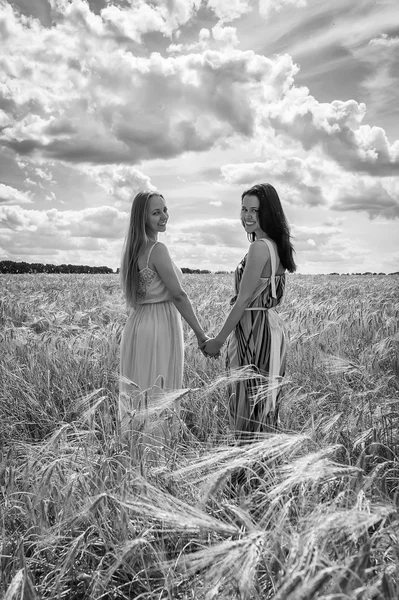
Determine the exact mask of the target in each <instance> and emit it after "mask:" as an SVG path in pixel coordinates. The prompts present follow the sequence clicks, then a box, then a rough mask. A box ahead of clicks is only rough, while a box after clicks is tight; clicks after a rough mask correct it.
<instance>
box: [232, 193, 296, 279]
mask: <svg viewBox="0 0 399 600" xmlns="http://www.w3.org/2000/svg"><path fill="white" fill-rule="evenodd" d="M249 195H251V196H256V197H257V198H258V200H259V224H260V227H261V229H262V230H263V231H264V232H265V233H266V234H267V235H268V236H269V237H270V238H271V239H272V240H273V241H274V242H276V245H277V250H278V255H279V257H280V262H281V264H282V265H283V267H284V269H287V271H290V273H293V272H294V271H296V264H295V261H294V248H293V246H292V244H291V241H290V238H291V235H290V228H289V225H288V223H287V219H286V218H285V214H284V211H283V207H282V206H281V202H280V198H279V196H278V194H277V192H276V190H275V189H274V187H273V186H272V185H270V183H259V184H257V185H254V186H252V187H251V188H250V189H249V190H247V191H246V192H244V193H243V194H242V196H241V201H242V200H244V196H249ZM248 237H249V239H250V240H251V242H253V241H254V240H255V234H254V233H250V234H249V236H248Z"/></svg>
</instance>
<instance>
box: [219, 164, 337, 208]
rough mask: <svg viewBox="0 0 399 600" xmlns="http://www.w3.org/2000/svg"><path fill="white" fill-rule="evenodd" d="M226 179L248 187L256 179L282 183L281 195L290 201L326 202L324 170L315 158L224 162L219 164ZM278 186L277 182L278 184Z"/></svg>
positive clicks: (302, 202) (317, 203) (319, 203)
mask: <svg viewBox="0 0 399 600" xmlns="http://www.w3.org/2000/svg"><path fill="white" fill-rule="evenodd" d="M221 172H222V176H223V177H224V179H225V180H226V181H227V182H228V183H234V184H238V185H245V186H248V187H250V186H251V185H254V184H255V183H260V182H264V183H267V182H268V183H272V182H275V181H276V182H280V183H283V184H284V188H285V189H286V190H287V187H288V188H289V189H288V193H287V192H286V193H285V196H284V199H285V200H287V201H289V202H294V203H299V204H304V205H308V206H317V205H321V204H325V203H326V199H325V197H324V193H323V188H322V185H321V179H322V176H323V170H322V168H321V165H320V161H317V160H316V159H315V158H307V159H301V158H297V157H284V156H280V157H278V158H275V159H269V160H267V161H264V162H255V163H238V164H227V165H223V166H222V168H221ZM277 187H278V186H277Z"/></svg>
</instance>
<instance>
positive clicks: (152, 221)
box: [145, 196, 169, 235]
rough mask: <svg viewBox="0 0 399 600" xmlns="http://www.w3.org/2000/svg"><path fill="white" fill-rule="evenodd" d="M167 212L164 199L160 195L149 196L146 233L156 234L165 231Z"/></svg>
mask: <svg viewBox="0 0 399 600" xmlns="http://www.w3.org/2000/svg"><path fill="white" fill-rule="evenodd" d="M168 219H169V214H168V208H167V206H166V204H165V200H164V199H163V198H161V196H151V198H150V199H149V201H148V207H147V218H146V223H145V224H146V228H147V231H148V233H149V234H150V235H151V234H156V233H162V232H164V231H166V223H167V222H168Z"/></svg>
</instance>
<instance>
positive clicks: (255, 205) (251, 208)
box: [241, 194, 264, 237]
mask: <svg viewBox="0 0 399 600" xmlns="http://www.w3.org/2000/svg"><path fill="white" fill-rule="evenodd" d="M259 204H260V202H259V198H257V197H256V196H253V195H251V194H248V195H246V196H244V198H243V200H242V204H241V222H242V224H243V226H244V228H245V231H246V232H247V233H254V234H255V235H256V237H262V234H263V235H264V231H263V230H262V229H261V227H260V223H259ZM259 234H261V235H260V236H259Z"/></svg>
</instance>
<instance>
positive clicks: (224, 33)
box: [212, 23, 240, 46]
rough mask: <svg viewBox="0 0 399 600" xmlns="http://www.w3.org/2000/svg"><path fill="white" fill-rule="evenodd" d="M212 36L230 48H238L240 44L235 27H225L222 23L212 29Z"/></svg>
mask: <svg viewBox="0 0 399 600" xmlns="http://www.w3.org/2000/svg"><path fill="white" fill-rule="evenodd" d="M212 35H213V38H214V39H215V40H216V41H217V42H222V43H223V44H227V45H228V46H237V45H238V44H239V43H240V42H239V40H238V37H237V29H236V28H235V27H223V26H222V25H221V24H220V23H217V24H216V25H215V26H214V27H212Z"/></svg>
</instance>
